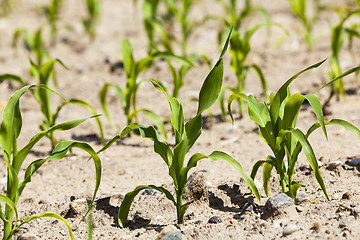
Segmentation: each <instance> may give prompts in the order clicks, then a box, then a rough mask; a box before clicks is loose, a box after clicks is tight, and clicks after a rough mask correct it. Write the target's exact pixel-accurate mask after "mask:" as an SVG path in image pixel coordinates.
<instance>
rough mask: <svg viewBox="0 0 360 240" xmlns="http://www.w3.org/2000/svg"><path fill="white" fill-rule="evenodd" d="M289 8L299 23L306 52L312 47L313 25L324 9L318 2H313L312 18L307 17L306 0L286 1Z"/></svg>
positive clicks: (315, 0) (317, 0)
mask: <svg viewBox="0 0 360 240" xmlns="http://www.w3.org/2000/svg"><path fill="white" fill-rule="evenodd" d="M288 1H289V3H290V6H291V10H292V11H293V13H294V14H295V16H296V17H297V18H298V19H299V20H300V21H301V23H302V25H303V27H304V32H303V34H302V37H303V39H304V40H305V43H306V45H307V48H308V50H311V49H312V48H313V45H314V36H313V29H314V24H315V23H316V21H317V20H318V18H319V15H320V12H321V11H322V10H323V9H324V8H323V6H321V4H320V1H319V0H314V1H312V3H313V4H314V6H313V7H314V14H313V16H312V17H309V16H308V5H307V3H308V1H307V0H288Z"/></svg>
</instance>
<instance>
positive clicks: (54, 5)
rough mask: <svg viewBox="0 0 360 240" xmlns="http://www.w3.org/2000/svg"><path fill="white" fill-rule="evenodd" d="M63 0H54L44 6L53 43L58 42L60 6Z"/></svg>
mask: <svg viewBox="0 0 360 240" xmlns="http://www.w3.org/2000/svg"><path fill="white" fill-rule="evenodd" d="M62 2H63V0H52V1H51V2H50V4H49V5H48V6H43V7H42V9H43V12H44V14H45V16H46V18H47V20H48V23H49V25H50V39H51V42H52V43H53V44H55V42H56V34H57V30H58V20H59V13H60V8H61V4H62Z"/></svg>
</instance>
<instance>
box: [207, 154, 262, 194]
mask: <svg viewBox="0 0 360 240" xmlns="http://www.w3.org/2000/svg"><path fill="white" fill-rule="evenodd" d="M208 157H209V158H210V159H212V160H214V161H217V160H225V161H227V162H229V163H230V164H231V165H233V166H234V167H235V168H236V169H237V170H238V171H239V173H240V175H241V176H242V178H243V179H244V180H245V182H246V184H247V185H248V186H249V187H250V189H251V191H252V192H253V193H254V195H255V197H256V198H257V199H258V200H259V201H261V200H260V195H259V192H258V189H257V188H256V185H255V183H254V181H253V180H252V179H251V177H249V176H248V175H247V174H246V173H245V171H244V169H243V168H242V166H241V165H240V163H239V162H238V161H236V160H235V159H234V158H232V157H231V156H230V155H228V154H226V153H224V152H220V151H214V152H212V153H211V154H210V155H209V156H208Z"/></svg>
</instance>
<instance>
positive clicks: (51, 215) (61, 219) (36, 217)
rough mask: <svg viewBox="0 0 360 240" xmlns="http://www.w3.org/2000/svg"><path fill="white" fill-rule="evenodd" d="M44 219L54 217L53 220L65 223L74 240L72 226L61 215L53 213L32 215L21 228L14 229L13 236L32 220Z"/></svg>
mask: <svg viewBox="0 0 360 240" xmlns="http://www.w3.org/2000/svg"><path fill="white" fill-rule="evenodd" d="M43 217H52V218H56V219H58V220H60V221H61V222H63V223H64V224H65V226H66V228H67V229H68V231H69V236H70V238H71V239H72V240H73V239H74V235H73V232H72V228H71V227H70V225H69V224H68V223H67V222H66V220H65V219H64V218H63V217H61V216H60V215H59V214H56V213H51V212H44V213H41V214H39V215H32V216H29V217H27V218H25V219H24V220H23V221H22V222H21V223H20V224H19V226H17V227H16V228H15V229H13V231H12V234H13V233H14V232H15V231H16V230H18V229H19V228H20V227H21V226H22V225H24V224H25V223H28V222H30V221H32V220H35V219H38V218H43Z"/></svg>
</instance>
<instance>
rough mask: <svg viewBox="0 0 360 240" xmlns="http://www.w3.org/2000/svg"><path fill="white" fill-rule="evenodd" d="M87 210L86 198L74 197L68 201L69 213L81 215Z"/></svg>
mask: <svg viewBox="0 0 360 240" xmlns="http://www.w3.org/2000/svg"><path fill="white" fill-rule="evenodd" d="M87 210H88V204H87V201H86V199H84V198H81V199H75V200H74V201H72V202H71V203H70V215H71V216H75V215H83V214H85V213H86V211H87Z"/></svg>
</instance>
